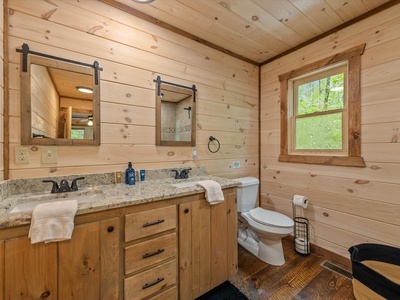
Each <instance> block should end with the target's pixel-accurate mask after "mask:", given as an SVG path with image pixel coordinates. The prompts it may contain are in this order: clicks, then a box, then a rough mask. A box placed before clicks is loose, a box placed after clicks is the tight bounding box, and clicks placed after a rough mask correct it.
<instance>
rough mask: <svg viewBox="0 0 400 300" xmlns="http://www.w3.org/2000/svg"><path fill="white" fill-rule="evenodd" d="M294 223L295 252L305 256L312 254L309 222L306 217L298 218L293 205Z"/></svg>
mask: <svg viewBox="0 0 400 300" xmlns="http://www.w3.org/2000/svg"><path fill="white" fill-rule="evenodd" d="M293 221H294V250H295V251H296V252H297V253H299V254H303V255H308V254H310V253H311V250H310V232H309V227H310V226H309V221H308V219H307V218H304V217H297V216H296V206H295V205H294V204H293Z"/></svg>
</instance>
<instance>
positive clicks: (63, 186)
mask: <svg viewBox="0 0 400 300" xmlns="http://www.w3.org/2000/svg"><path fill="white" fill-rule="evenodd" d="M82 179H85V177H78V178H75V179H74V180H72V183H71V186H69V185H68V181H67V180H66V179H62V180H61V181H60V185H58V183H57V182H56V181H54V180H43V182H51V183H53V186H52V188H51V193H52V194H55V193H64V192H74V191H77V190H78V184H77V183H76V182H77V181H78V180H82Z"/></svg>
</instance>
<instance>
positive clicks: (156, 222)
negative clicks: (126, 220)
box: [143, 219, 165, 227]
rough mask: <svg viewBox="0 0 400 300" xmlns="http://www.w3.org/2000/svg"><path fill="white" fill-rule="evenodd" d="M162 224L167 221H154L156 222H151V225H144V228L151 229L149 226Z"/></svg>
mask: <svg viewBox="0 0 400 300" xmlns="http://www.w3.org/2000/svg"><path fill="white" fill-rule="evenodd" d="M162 222H165V220H164V219H161V220H157V221H154V222H151V223H144V224H143V227H149V226H153V225H157V224H160V223H162Z"/></svg>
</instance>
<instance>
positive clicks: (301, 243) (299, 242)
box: [295, 238, 309, 254]
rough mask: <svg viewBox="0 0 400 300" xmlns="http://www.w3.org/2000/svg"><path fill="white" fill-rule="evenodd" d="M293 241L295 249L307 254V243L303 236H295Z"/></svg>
mask: <svg viewBox="0 0 400 300" xmlns="http://www.w3.org/2000/svg"><path fill="white" fill-rule="evenodd" d="M295 243H296V251H297V252H299V253H301V254H308V253H309V251H308V249H309V244H308V241H306V240H305V239H303V238H296V239H295Z"/></svg>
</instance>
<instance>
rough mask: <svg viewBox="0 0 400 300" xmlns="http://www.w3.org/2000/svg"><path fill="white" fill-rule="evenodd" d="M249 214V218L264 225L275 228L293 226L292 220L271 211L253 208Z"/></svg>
mask: <svg viewBox="0 0 400 300" xmlns="http://www.w3.org/2000/svg"><path fill="white" fill-rule="evenodd" d="M249 213H250V218H252V219H253V220H254V221H256V222H258V223H261V224H264V225H270V226H277V227H292V226H293V225H294V222H293V220H292V219H291V218H289V217H287V216H285V215H284V214H281V213H278V212H275V211H272V210H266V209H263V208H261V207H256V208H253V209H252V210H250V212H249Z"/></svg>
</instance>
